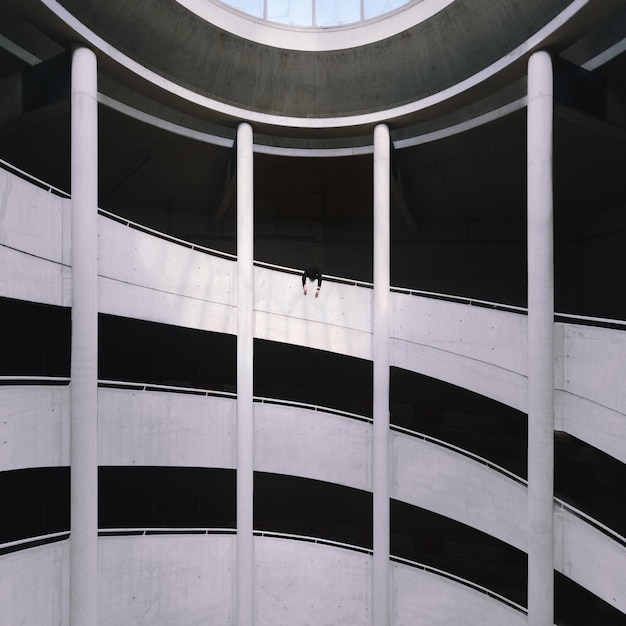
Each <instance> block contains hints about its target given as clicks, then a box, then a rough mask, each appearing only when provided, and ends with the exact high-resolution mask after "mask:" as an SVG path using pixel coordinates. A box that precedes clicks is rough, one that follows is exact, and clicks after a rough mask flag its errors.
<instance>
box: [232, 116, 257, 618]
mask: <svg viewBox="0 0 626 626" xmlns="http://www.w3.org/2000/svg"><path fill="white" fill-rule="evenodd" d="M252 143H253V139H252V128H251V127H250V125H249V124H245V123H243V124H240V125H239V128H238V130H237V577H236V579H237V594H236V597H237V626H252V624H253V623H254V572H255V563H254V537H253V534H252V530H253V527H252V526H253V485H254V407H253V402H252V392H253V387H252V382H253V378H252V373H253V345H254V344H253V338H254V336H253V330H254V329H253V314H254V265H253V259H254V205H253V198H254V169H253V146H252Z"/></svg>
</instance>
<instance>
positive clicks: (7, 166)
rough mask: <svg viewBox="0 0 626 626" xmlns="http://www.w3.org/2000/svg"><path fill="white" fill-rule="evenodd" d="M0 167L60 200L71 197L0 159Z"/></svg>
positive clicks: (65, 192)
mask: <svg viewBox="0 0 626 626" xmlns="http://www.w3.org/2000/svg"><path fill="white" fill-rule="evenodd" d="M0 167H2V168H3V169H5V170H7V171H8V172H11V173H12V174H15V175H16V176H18V177H19V178H21V179H23V180H26V181H28V182H30V183H33V184H34V185H36V186H37V187H39V188H40V189H45V190H46V191H47V192H48V193H52V194H54V195H56V196H60V197H61V198H70V197H71V196H70V194H69V193H68V192H67V191H64V190H63V189H59V188H58V187H55V186H54V185H51V184H50V183H47V182H46V181H44V180H41V178H37V177H36V176H33V175H32V174H29V173H28V172H25V171H24V170H21V169H20V168H19V167H16V166H15V165H13V164H11V163H9V162H7V161H5V160H4V159H0Z"/></svg>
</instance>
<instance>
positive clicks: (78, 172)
mask: <svg viewBox="0 0 626 626" xmlns="http://www.w3.org/2000/svg"><path fill="white" fill-rule="evenodd" d="M97 83H98V80H97V61H96V55H95V54H94V53H93V52H92V51H91V50H88V49H87V48H76V49H75V50H74V52H73V55H72V89H71V118H72V119H71V147H72V154H71V177H72V182H71V186H72V237H71V239H72V352H71V355H72V357H71V358H72V363H71V385H70V412H71V413H70V414H71V418H70V428H71V431H70V432H71V434H70V465H71V469H70V476H71V495H70V501H71V523H70V531H71V538H70V620H71V623H72V624H76V625H78V626H92V625H93V626H95V625H96V623H97V567H98V560H97V550H98V459H97V434H98V430H97V429H98V421H97V420H98V298H97V294H98V285H97V279H98V250H97V247H98V228H97V219H98V85H97Z"/></svg>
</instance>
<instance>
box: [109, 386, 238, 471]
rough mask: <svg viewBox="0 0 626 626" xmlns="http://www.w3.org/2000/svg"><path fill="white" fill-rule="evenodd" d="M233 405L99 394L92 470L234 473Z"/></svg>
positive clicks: (172, 396) (174, 396) (170, 396)
mask: <svg viewBox="0 0 626 626" xmlns="http://www.w3.org/2000/svg"><path fill="white" fill-rule="evenodd" d="M235 402H236V400H234V399H232V398H219V397H204V396H195V395H186V394H180V393H165V392H154V391H152V392H151V391H136V390H121V389H103V388H101V389H99V391H98V464H99V465H138V466H142V465H151V466H176V467H219V468H225V469H234V468H235V466H236V463H235Z"/></svg>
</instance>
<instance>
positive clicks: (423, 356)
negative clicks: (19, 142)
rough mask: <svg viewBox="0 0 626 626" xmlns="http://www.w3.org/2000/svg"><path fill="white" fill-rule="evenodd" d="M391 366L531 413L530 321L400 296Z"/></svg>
mask: <svg viewBox="0 0 626 626" xmlns="http://www.w3.org/2000/svg"><path fill="white" fill-rule="evenodd" d="M391 302H392V304H391V308H392V322H391V325H392V328H391V331H390V332H391V365H392V366H396V367H401V368H403V369H406V370H409V371H413V372H418V373H420V374H425V375H427V376H431V377H434V378H437V379H439V380H443V381H446V382H449V383H452V384H454V385H458V386H459V387H463V388H464V389H469V390H471V391H475V392H476V393H480V394H481V395H484V396H486V397H488V398H492V399H494V400H497V401H499V402H502V403H503V404H506V405H508V406H512V407H514V408H516V409H519V410H521V411H525V409H526V336H527V334H528V330H527V320H526V317H525V316H523V315H520V314H517V313H509V312H505V311H496V310H493V309H488V308H483V307H473V306H468V305H467V304H456V303H452V302H445V301H442V300H433V299H430V298H422V297H417V296H409V295H406V294H399V293H394V294H392V300H391Z"/></svg>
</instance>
